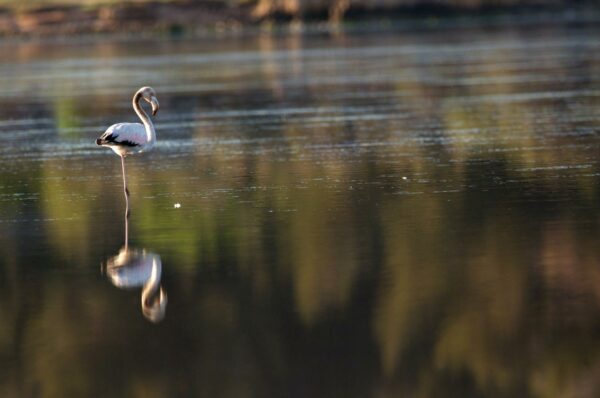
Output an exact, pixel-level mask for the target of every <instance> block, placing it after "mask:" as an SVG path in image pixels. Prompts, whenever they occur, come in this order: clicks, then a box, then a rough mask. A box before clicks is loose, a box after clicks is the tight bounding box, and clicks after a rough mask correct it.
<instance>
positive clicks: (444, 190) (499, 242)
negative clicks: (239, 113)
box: [0, 38, 600, 397]
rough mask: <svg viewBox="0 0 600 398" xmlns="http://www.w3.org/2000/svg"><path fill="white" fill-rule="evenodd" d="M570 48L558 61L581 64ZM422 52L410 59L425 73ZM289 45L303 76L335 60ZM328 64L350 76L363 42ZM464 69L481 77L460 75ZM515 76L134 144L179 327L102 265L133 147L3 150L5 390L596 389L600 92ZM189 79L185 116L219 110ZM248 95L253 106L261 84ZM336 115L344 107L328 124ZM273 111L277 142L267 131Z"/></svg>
mask: <svg viewBox="0 0 600 398" xmlns="http://www.w3.org/2000/svg"><path fill="white" fill-rule="evenodd" d="M260 40H261V41H260V43H259V44H258V45H259V48H262V51H263V52H264V53H265V54H271V51H272V47H273V46H274V44H273V43H269V39H265V38H261V39H260ZM288 44H289V43H288ZM290 46H292V48H295V49H297V48H300V47H301V43H298V41H297V40H296V41H292V44H290ZM591 47H593V48H595V47H594V46H591ZM514 51H515V52H519V50H514ZM117 54H118V52H117ZM561 54H562V52H561V51H559V52H558V55H561ZM558 55H556V54H554V56H556V57H557V59H559V61H556V62H554V63H553V62H552V59H553V58H552V57H550V61H548V62H549V63H550V65H549V66H546V67H547V68H550V69H551V70H553V71H554V72H552V74H551V76H554V77H556V74H558V75H561V74H562V73H567V72H564V69H565V67H564V65H562V64H561V62H563V61H560V60H562V59H563V58H561V57H559V56H558ZM520 56H522V54H515V53H511V52H510V51H508V53H507V51H497V52H490V53H486V58H485V59H484V60H483V61H480V62H479V63H481V64H484V65H488V66H489V68H487V69H486V68H483V69H485V70H486V71H487V72H486V73H487V74H489V76H491V77H502V76H504V75H507V77H511V76H513V75H512V74H511V72H507V71H506V70H507V69H506V68H499V69H496V68H494V65H495V64H499V63H502V62H503V61H504V60H506V59H513V58H515V57H517V58H518V57H520ZM292 58H293V57H292ZM417 58H418V57H417ZM346 61H347V60H346ZM417 61H418V60H416V59H411V57H409V56H406V57H400V58H398V59H396V58H394V62H392V64H393V66H394V68H399V69H400V70H402V71H404V72H403V73H406V74H408V75H410V76H413V75H416V76H418V75H419V74H420V73H424V72H423V70H422V68H423V67H422V66H421V65H420V64H419V63H418V62H417ZM257 62H258V65H257V66H255V67H252V70H253V73H257V74H258V77H257V78H260V79H264V80H265V81H268V82H269V83H270V84H269V86H268V87H269V88H268V89H267V94H268V95H266V97H267V98H265V99H264V101H267V102H268V101H286V100H288V101H291V100H290V99H289V98H287V97H286V94H285V92H286V84H289V82H287V81H286V80H285V77H286V76H287V77H289V76H288V75H286V68H285V66H286V65H287V64H285V63H284V65H282V64H281V63H278V62H277V60H276V59H274V58H273V57H266V58H265V59H264V60H260V61H257ZM286 62H287V61H286ZM289 62H290V64H291V65H292V66H294V68H292V70H291V72H289V73H291V74H292V75H301V76H304V74H306V76H312V74H311V73H309V72H310V71H312V70H313V68H316V66H315V65H312V64H310V63H309V62H307V61H306V60H304V61H303V60H302V59H297V58H293V59H291V60H289ZM589 62H592V61H589ZM479 63H477V62H475V63H471V64H468V65H467V66H468V68H467V67H466V69H469V68H477V67H478V65H479ZM479 66H481V65H479ZM250 67H251V66H250ZM431 68H433V67H431ZM325 69H327V70H328V72H327V75H328V76H329V75H333V76H337V75H341V76H344V75H345V74H347V73H349V69H348V67H347V65H346V64H345V62H344V60H343V59H342V60H340V61H339V62H333V63H331V64H328V65H327V68H325ZM350 69H351V68H350ZM456 69H459V70H458V71H457V70H456ZM307 70H308V71H307ZM508 70H509V71H510V68H509V69H508ZM202 71H204V73H207V71H206V70H204V69H203V70H201V72H202ZM230 71H231V69H228V70H227V71H226V72H223V73H225V74H227V73H229V72H230ZM188 72H189V73H190V74H192V73H191V72H190V71H188ZM450 72H452V73H455V74H458V77H463V78H466V77H470V76H471V74H472V72H469V73H467V72H464V71H462V72H461V71H460V68H448V67H447V66H446V67H445V68H442V69H441V70H440V71H437V72H436V73H439V74H440V75H441V76H443V75H444V73H450ZM580 72H581V71H580ZM323 73H325V72H323ZM370 73H372V74H373V75H376V74H377V73H376V71H372V72H370ZM514 73H516V72H514ZM482 75H485V74H484V73H482ZM567 76H568V73H567ZM447 77H448V78H450V77H452V76H447ZM480 77H485V76H480ZM504 77H506V76H504ZM453 78H457V76H454V77H453ZM232 80H233V81H232V83H231V84H232V85H233V87H236V84H242V85H243V84H246V83H240V82H239V81H237V80H235V79H232ZM240 80H243V79H240ZM500 81H509V83H497V84H483V85H469V84H462V85H458V87H446V86H444V85H443V84H441V83H440V85H438V86H436V85H432V84H431V83H429V82H425V81H419V80H417V81H416V82H415V81H411V80H410V79H409V80H405V81H400V82H395V84H394V85H393V87H392V93H395V94H398V95H397V96H392V97H391V99H389V100H388V102H389V103H387V102H386V103H383V104H378V105H380V106H382V107H385V106H391V107H392V112H390V114H389V115H388V116H389V117H386V118H382V119H381V120H376V121H374V120H372V119H368V118H363V119H360V118H358V119H355V120H352V122H351V123H350V122H348V120H349V119H351V117H352V116H356V115H354V114H352V111H351V109H352V107H353V106H354V107H356V106H359V105H362V106H364V105H365V104H364V103H344V102H342V105H343V108H344V111H345V112H347V113H345V114H341V115H340V114H338V113H335V112H333V115H332V114H327V113H326V111H323V109H325V110H326V109H328V107H331V105H332V103H333V104H335V101H333V100H328V99H324V100H322V101H321V102H320V100H319V98H320V97H319V95H320V94H322V93H323V92H325V91H327V90H331V91H336V90H340V89H339V88H336V89H334V88H331V87H323V86H322V85H315V86H310V85H309V86H308V87H304V86H303V87H304V88H303V90H304V91H302V98H303V99H302V103H301V104H294V105H296V106H300V105H302V106H309V105H310V106H314V107H315V108H316V109H318V111H315V112H313V113H311V114H310V115H308V116H300V117H289V118H283V117H282V118H267V119H266V120H258V121H257V122H256V123H257V124H258V125H259V127H258V128H257V127H256V126H254V127H253V126H252V125H250V123H247V119H242V120H238V121H235V120H230V121H227V122H226V123H225V124H224V125H219V124H217V123H213V124H209V125H208V127H206V126H201V127H192V128H191V131H188V132H187V133H189V136H188V137H185V138H182V139H180V140H181V141H190V140H192V139H199V140H202V139H205V140H206V141H199V142H200V143H196V144H194V146H193V149H192V150H191V151H186V150H185V148H184V149H181V148H180V149H177V148H176V149H172V148H170V147H167V146H164V147H162V148H161V147H158V148H157V150H156V151H155V152H154V153H152V154H147V155H144V156H143V157H139V158H131V161H130V163H129V165H128V172H129V176H128V180H129V184H130V190H131V192H132V216H131V221H130V223H131V225H130V240H131V241H132V242H131V244H132V245H135V246H137V247H139V248H143V249H147V250H150V251H152V252H153V253H156V254H157V255H159V256H160V258H161V259H162V263H163V284H164V286H165V287H166V289H167V290H168V292H169V310H168V313H167V315H166V318H165V320H164V322H162V323H161V324H159V325H149V324H146V323H144V322H143V319H142V317H141V316H139V315H140V312H139V292H137V291H136V292H133V293H132V294H129V293H128V292H122V291H119V290H117V289H115V288H114V287H112V286H111V285H110V283H109V282H108V281H107V280H105V278H104V277H103V276H102V275H101V274H100V272H99V271H100V263H101V262H103V261H105V260H106V259H107V258H109V257H111V256H113V255H114V254H116V253H117V252H118V249H119V248H120V247H121V245H122V244H123V239H124V232H123V220H122V214H123V205H124V203H123V198H122V191H121V186H120V183H121V180H120V178H119V173H120V167H119V162H118V159H117V158H116V157H114V156H108V155H107V156H100V155H91V154H85V155H81V154H78V153H77V152H75V155H72V156H54V157H53V156H45V155H46V154H44V153H43V151H42V153H40V159H31V158H29V159H25V160H20V161H18V162H19V163H17V164H16V166H14V165H13V166H11V165H10V164H9V162H8V161H3V164H6V165H7V167H6V168H3V169H2V171H0V173H1V177H2V191H1V192H2V195H3V196H2V198H3V200H2V202H1V207H0V211H1V212H0V214H1V215H2V219H3V222H2V223H1V224H0V231H1V232H2V238H1V242H2V246H1V247H0V253H1V254H2V256H1V260H0V271H1V272H2V278H1V279H0V280H1V282H0V283H1V286H2V289H0V297H2V300H0V319H2V324H3V325H5V326H4V327H2V328H0V360H1V361H2V362H4V363H5V364H7V366H5V367H3V368H4V370H3V371H2V372H1V373H0V391H1V392H2V395H3V396H28V395H41V396H94V395H105V396H144V397H148V396H170V395H175V396H177V395H183V396H186V395H187V396H197V395H212V396H214V395H217V396H231V397H239V396H289V395H293V394H290V392H292V393H293V392H296V393H298V394H300V395H302V396H305V395H306V396H398V395H399V394H404V395H409V396H424V397H425V396H432V397H433V396H494V397H495V396H498V397H504V396H511V397H512V396H532V397H559V396H560V397H566V396H574V397H580V396H594V395H595V393H597V392H598V390H599V388H598V386H597V382H596V381H595V380H596V379H597V374H598V369H600V367H599V365H598V364H599V363H600V362H599V361H598V358H600V357H599V356H598V347H599V345H598V332H597V331H598V330H599V329H598V326H599V325H598V317H597V314H598V305H599V304H600V301H599V299H600V290H599V289H598V286H600V285H599V283H600V279H599V278H600V274H599V271H598V269H600V267H599V265H600V264H599V262H600V258H599V252H598V249H597V241H596V237H597V236H598V235H597V232H598V204H597V203H598V199H599V197H598V196H599V192H600V191H599V189H598V188H599V184H598V178H597V175H598V162H597V160H596V156H597V148H598V142H597V139H596V137H595V136H594V135H590V134H581V135H577V136H573V135H569V133H571V132H574V131H578V129H582V128H585V127H589V125H588V122H585V121H583V122H582V121H580V119H578V118H577V117H579V116H585V115H578V114H577V112H576V110H577V109H579V110H581V109H584V110H585V109H588V108H587V107H589V109H591V108H592V107H593V106H595V105H596V102H597V99H596V98H597V97H591V98H588V97H581V98H580V97H578V100H577V101H578V102H576V103H569V102H568V101H566V100H565V99H564V98H559V99H547V98H541V99H533V100H527V101H520V100H519V96H518V95H517V97H516V98H517V99H516V100H515V98H511V100H510V101H507V102H506V103H505V102H504V100H503V99H502V98H500V99H499V98H497V97H495V98H491V99H490V97H489V96H490V95H492V96H493V95H496V96H501V95H508V94H510V93H515V94H519V93H520V92H521V91H523V85H522V84H521V83H510V81H511V80H510V79H505V80H502V79H500ZM579 88H581V87H579V86H577V85H576V86H575V87H571V86H569V87H566V86H565V87H558V91H562V92H564V91H566V89H569V90H577V89H579ZM362 89H364V90H365V91H368V92H369V91H372V92H374V93H377V92H380V91H385V90H388V89H389V87H387V86H385V87H384V86H381V85H376V84H375V85H365V87H362ZM555 89H557V87H554V86H545V85H544V84H539V85H534V90H529V91H526V92H527V93H529V92H530V91H533V92H554V90H555ZM350 91H352V90H350ZM166 92H167V94H165V95H164V97H161V104H163V103H164V104H165V106H164V109H169V105H170V109H171V112H172V113H176V112H180V113H184V112H186V111H188V109H189V107H190V103H192V104H196V106H197V107H198V108H199V110H203V109H205V108H210V106H208V105H207V104H206V103H204V102H202V100H198V99H197V98H196V97H194V96H193V95H191V94H187V95H182V96H181V97H177V95H176V94H173V93H171V94H169V93H168V90H166ZM261 93H263V94H264V92H262V91H261ZM407 93H408V94H410V97H409V98H406V96H404V95H403V94H407ZM242 94H243V95H241V98H240V99H230V100H229V101H232V102H233V104H230V105H231V106H232V107H234V106H237V107H242V106H243V105H245V103H246V101H251V100H252V98H254V97H253V96H254V95H255V94H256V91H254V90H253V89H247V91H245V92H243V93H242ZM342 94H347V92H345V91H344V92H342ZM212 95H215V93H212ZM219 95H221V96H226V95H228V94H227V93H225V94H223V93H221V94H219ZM159 96H160V92H159ZM165 97H166V100H165V101H163V98H165ZM177 100H179V101H181V103H183V105H179V103H178V102H177ZM62 101H63V100H56V101H54V102H53V103H52V106H50V107H49V108H50V109H54V110H55V112H54V120H55V121H56V123H57V131H58V132H59V134H58V136H57V138H56V140H58V142H61V143H62V142H63V141H61V140H64V142H65V145H66V142H68V141H71V140H74V139H75V138H76V137H78V135H77V134H79V137H83V136H85V138H86V139H87V136H86V134H87V133H90V138H91V132H84V133H74V132H73V130H69V129H71V128H72V127H78V126H75V125H71V124H69V123H71V122H69V121H73V120H78V119H77V116H75V115H73V114H72V113H74V112H75V110H76V109H77V108H78V107H79V104H76V103H74V102H71V100H66V101H65V102H62ZM104 101H106V98H104ZM194 101H198V102H194ZM100 102H102V101H100ZM349 102H350V101H349ZM94 103H97V102H94ZM413 104H417V105H413ZM367 105H368V104H367ZM90 106H91V105H90ZM106 106H107V107H108V108H110V106H111V105H106ZM578 106H579V107H578ZM82 107H84V106H83V105H82ZM581 107H583V108H581ZM120 108H121V107H119V109H120ZM123 108H125V106H123ZM375 109H377V107H375ZM573 109H575V110H573ZM101 110H103V111H104V112H105V114H104V115H103V116H102V120H104V119H106V120H111V122H112V121H113V120H112V117H113V115H111V112H110V111H109V110H108V109H103V108H101ZM87 112H89V111H87ZM402 112H405V113H406V114H407V116H406V117H405V118H393V117H392V116H394V115H396V114H398V113H402ZM581 112H583V111H581ZM82 113H83V114H88V113H86V112H85V111H82ZM57 115H60V116H57ZM88 115H89V114H88ZM327 117H330V118H333V119H334V120H338V121H334V122H330V123H324V124H323V125H318V126H317V127H314V125H312V124H311V123H314V119H316V118H321V119H322V118H327ZM335 117H338V118H339V119H335ZM63 118H64V120H66V121H61V120H59V119H63ZM311 118H312V119H313V122H310V121H309V120H310V119H311ZM245 121H246V122H245ZM81 123H84V122H83V121H82V122H81ZM164 123H165V124H166V123H167V122H164ZM88 125H93V123H91V122H89V123H88ZM157 125H158V126H160V119H159V123H158V124H157ZM82 126H85V124H82ZM233 127H235V128H236V129H237V130H234V129H233ZM261 128H264V129H265V130H266V131H274V133H272V136H269V137H267V138H273V140H271V141H269V140H265V141H251V140H247V138H254V137H255V136H254V135H253V134H254V133H255V132H256V131H257V130H258V131H261ZM267 128H270V129H271V130H267ZM61 129H63V130H66V131H71V133H69V135H68V139H67V138H66V137H65V136H63V135H61V134H60V131H62V130H61ZM90 130H92V129H91V128H90ZM552 133H557V134H555V135H553V134H552ZM158 134H159V136H158V139H159V140H161V138H163V139H164V140H165V141H166V140H167V139H169V136H168V133H164V132H163V133H161V132H160V127H159V133H158ZM161 134H163V135H162V136H161ZM228 134H229V135H228ZM223 135H225V137H226V138H229V139H231V138H232V137H233V138H234V140H233V142H219V141H218V139H219V137H222V136H223ZM235 138H237V139H239V142H238V141H236V140H235ZM275 138H276V139H278V140H275ZM224 141H225V140H224ZM90 143H92V141H91V139H90ZM349 143H350V144H351V145H348V144H349ZM207 146H208V147H209V148H210V150H207V149H206V147H207ZM128 161H129V160H128ZM15 195H17V196H15ZM175 203H180V204H181V207H180V208H176V207H174V204H175ZM134 314H135V315H134ZM136 316H137V317H136ZM66 375H68V377H65V376H66Z"/></svg>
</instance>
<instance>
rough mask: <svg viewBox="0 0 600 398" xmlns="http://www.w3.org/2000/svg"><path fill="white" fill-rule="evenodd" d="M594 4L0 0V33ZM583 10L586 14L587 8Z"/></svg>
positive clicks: (589, 0)
mask: <svg viewBox="0 0 600 398" xmlns="http://www.w3.org/2000/svg"><path fill="white" fill-rule="evenodd" d="M597 6H598V2H597V0H577V1H568V0H210V1H204V0H197V1H194V0H184V1H181V0H130V1H117V0H28V1H19V0H0V34H2V35H10V34H51V33H61V34H67V33H75V32H85V33H91V32H140V31H160V32H170V33H173V34H179V33H181V32H183V31H189V32H195V31H205V30H214V29H217V30H239V28H240V27H243V26H250V25H253V24H256V23H262V22H267V23H266V24H265V25H268V23H270V22H273V21H276V22H282V21H293V22H300V21H305V20H307V21H329V22H330V23H331V25H332V26H334V27H335V26H337V24H338V23H340V22H341V21H343V20H345V19H361V18H365V17H366V18H369V17H375V18H384V19H390V18H393V17H394V16H400V15H403V16H409V17H410V16H443V15H449V14H451V15H462V14H470V15H472V14H476V13H481V12H484V13H495V12H498V11H502V10H508V11H511V12H512V11H515V12H517V13H520V12H524V13H526V14H536V13H538V12H540V11H543V10H555V11H556V10H558V11H559V12H560V11H565V10H570V9H581V8H582V7H583V8H586V9H596V8H597ZM588 11H589V10H588Z"/></svg>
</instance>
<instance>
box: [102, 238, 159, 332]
mask: <svg viewBox="0 0 600 398" xmlns="http://www.w3.org/2000/svg"><path fill="white" fill-rule="evenodd" d="M126 243H127V242H126ZM161 271H162V264H161V261H160V256H159V255H158V254H154V253H149V252H146V251H145V250H141V251H140V250H136V249H130V248H128V247H127V244H126V245H125V247H123V248H122V249H121V251H120V252H119V254H117V255H116V256H114V257H112V258H111V259H109V260H108V262H107V264H106V273H107V275H108V278H109V279H110V281H111V282H112V283H113V285H115V286H117V287H118V288H121V289H127V288H135V287H142V313H143V314H144V316H145V317H146V318H148V319H149V320H150V321H152V322H160V321H161V320H162V319H163V318H164V316H165V310H166V307H167V295H166V293H165V292H164V290H163V288H162V286H160V278H161Z"/></svg>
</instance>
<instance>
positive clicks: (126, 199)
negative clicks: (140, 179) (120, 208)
mask: <svg viewBox="0 0 600 398" xmlns="http://www.w3.org/2000/svg"><path fill="white" fill-rule="evenodd" d="M121 169H122V170H123V192H124V193H125V214H126V217H129V189H127V177H126V176H125V156H121Z"/></svg>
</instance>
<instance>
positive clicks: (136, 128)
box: [98, 123, 147, 147]
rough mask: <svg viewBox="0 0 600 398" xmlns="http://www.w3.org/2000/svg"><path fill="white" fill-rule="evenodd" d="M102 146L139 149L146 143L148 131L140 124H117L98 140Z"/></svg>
mask: <svg viewBox="0 0 600 398" xmlns="http://www.w3.org/2000/svg"><path fill="white" fill-rule="evenodd" d="M98 141H99V143H100V145H108V146H111V145H118V146H129V147H137V146H142V145H144V144H145V143H146V141H147V139H146V131H145V130H144V126H142V125H141V124H139V123H117V124H113V125H112V126H110V127H109V128H108V129H106V131H105V132H104V134H102V135H101V136H100V138H99V139H98Z"/></svg>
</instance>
